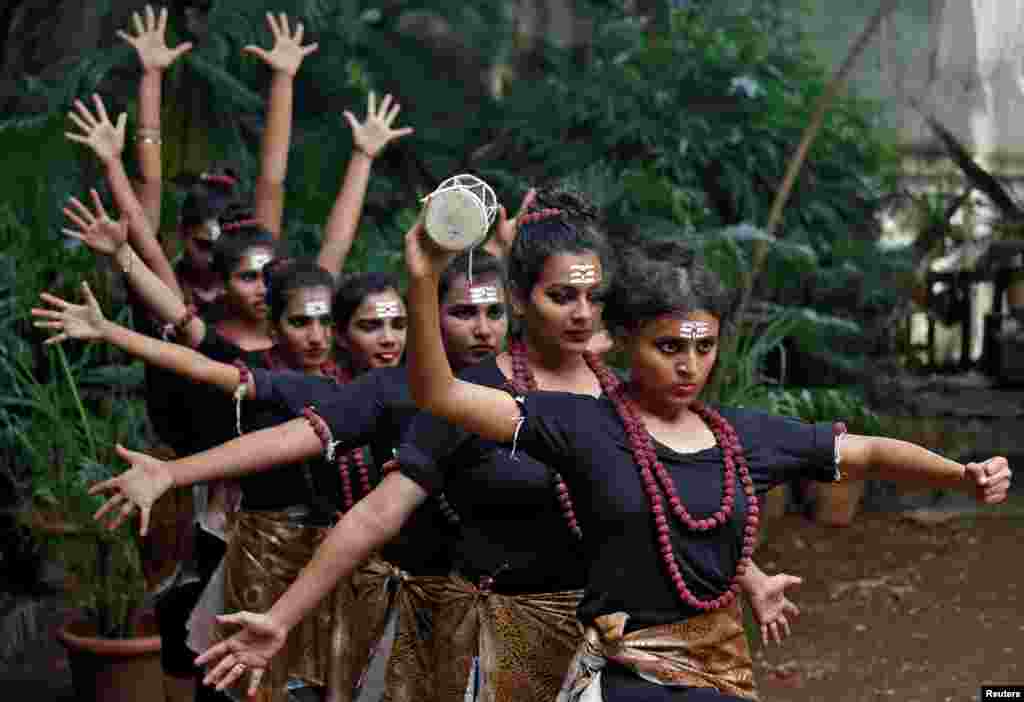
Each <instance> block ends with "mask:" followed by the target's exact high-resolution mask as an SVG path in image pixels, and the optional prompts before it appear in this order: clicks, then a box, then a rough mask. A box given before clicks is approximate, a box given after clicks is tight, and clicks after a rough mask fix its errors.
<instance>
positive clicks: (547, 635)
mask: <svg viewBox="0 0 1024 702" xmlns="http://www.w3.org/2000/svg"><path fill="white" fill-rule="evenodd" d="M422 589H423V590H424V594H425V596H426V597H427V599H428V601H429V602H430V603H431V606H432V607H433V608H434V627H433V635H434V657H435V673H434V675H435V684H436V686H437V694H436V696H435V697H434V699H435V700H438V702H464V701H468V700H472V701H473V702H513V701H514V702H550V701H551V700H553V699H554V697H555V695H556V694H558V690H559V687H560V686H561V683H562V680H563V679H564V677H565V671H566V670H568V667H569V663H570V662H571V660H572V657H573V654H574V653H575V652H576V648H577V646H578V645H579V642H580V627H579V625H578V624H577V621H576V605H577V604H579V601H580V598H581V597H582V595H583V591H582V590H570V591H566V592H546V593H537V594H524V595H504V594H500V593H496V592H493V591H491V590H490V589H488V588H486V587H485V588H480V587H477V586H476V585H474V584H473V583H471V582H469V581H468V580H466V579H464V578H461V577H459V576H457V575H453V576H451V577H447V578H440V579H436V580H435V581H432V582H431V583H429V584H427V585H424V586H423V587H422Z"/></svg>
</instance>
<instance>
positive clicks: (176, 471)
mask: <svg viewBox="0 0 1024 702" xmlns="http://www.w3.org/2000/svg"><path fill="white" fill-rule="evenodd" d="M468 264H469V257H468V256H464V257H462V258H461V259H459V260H457V261H456V262H454V263H453V265H452V267H451V268H450V269H449V271H448V272H447V273H446V276H445V284H444V285H445V287H446V288H448V289H449V292H447V294H446V298H445V307H446V315H447V314H448V313H449V312H450V313H451V315H450V316H449V317H450V318H449V319H448V321H447V322H446V324H445V347H446V349H447V350H448V353H449V354H450V357H451V362H452V363H453V365H455V366H456V367H464V366H465V365H467V364H471V363H476V362H478V361H480V360H481V358H483V357H484V351H487V352H488V353H493V352H494V351H495V350H496V349H497V348H499V347H500V346H501V344H502V341H503V336H504V332H505V323H506V319H505V314H504V305H505V297H504V284H503V277H502V271H501V267H500V265H499V264H498V262H497V261H496V260H495V259H493V258H491V257H489V256H487V255H486V254H482V253H481V252H477V253H476V254H475V255H474V259H473V281H474V287H470V286H468V284H467V281H468V275H467V274H468V271H469V267H468ZM475 288H480V290H479V293H486V297H487V299H482V298H480V297H479V294H477V295H476V297H474V293H472V290H473V289H475ZM483 288H488V289H487V290H483ZM495 294H496V295H497V297H496V299H492V298H491V296H493V295H495ZM474 299H475V300H476V301H474ZM238 379H239V377H238V374H237V373H235V374H234V376H233V378H232V379H231V382H237V381H238ZM297 380H298V379H297V378H296V377H295V376H293V375H290V374H268V373H266V372H263V371H259V370H254V371H253V373H252V376H251V380H250V385H251V386H254V387H251V389H250V391H249V393H248V395H247V396H248V397H250V398H255V399H256V400H257V401H258V402H272V403H274V404H279V405H286V406H289V407H291V408H292V411H293V412H294V413H295V414H299V413H304V414H306V415H307V419H298V420H294V421H292V422H288V423H287V424H285V425H283V426H282V427H280V428H276V429H268V430H262V431H256V432H253V433H250V434H247V435H245V436H243V437H240V438H238V439H235V440H233V441H230V442H228V443H227V444H225V445H223V446H220V447H218V448H216V449H213V450H211V451H206V452H204V453H202V454H199V455H196V456H190V457H187V458H184V459H179V460H177V461H172V462H168V463H161V462H159V461H156V460H154V459H152V458H151V457H149V456H146V455H144V454H140V453H136V452H129V451H121V454H122V456H123V457H124V458H125V459H126V460H129V461H131V462H132V464H133V468H132V469H131V470H129V471H127V472H126V473H124V474H122V475H121V476H118V477H117V478H115V479H114V480H112V481H107V482H106V483H102V484H99V485H97V486H95V487H94V491H96V492H104V493H108V494H113V497H112V498H111V499H110V500H109V501H108V503H107V505H106V508H105V509H104V510H101V511H102V512H106V511H107V510H108V509H114V511H113V512H112V514H114V515H115V518H114V519H113V520H112V525H114V526H116V525H117V524H119V523H120V522H121V521H123V518H124V515H126V514H127V513H128V511H130V510H131V509H132V508H134V507H135V506H138V507H139V508H140V509H141V511H142V514H143V522H145V521H146V515H147V514H148V511H149V509H150V507H151V505H152V504H153V502H154V501H155V500H156V499H157V498H158V497H159V496H160V495H161V494H162V493H163V492H164V491H165V490H167V489H168V488H169V487H170V486H171V485H172V484H178V485H182V484H192V483H195V482H201V481H206V480H212V479H221V478H226V477H233V476H238V475H244V474H247V473H251V472H256V471H266V470H269V469H270V468H272V467H274V466H277V465H282V464H285V463H292V462H296V461H301V460H305V459H308V458H310V457H314V456H317V455H319V454H320V453H322V452H323V450H324V446H325V445H326V446H328V447H330V450H331V451H332V452H334V453H335V454H337V453H338V452H342V451H345V450H347V449H349V448H351V447H353V446H358V445H361V444H362V443H369V444H370V448H371V452H372V455H373V456H374V459H375V465H376V466H377V467H378V468H379V467H380V464H381V463H383V462H384V461H385V460H387V459H389V458H390V456H391V455H392V454H393V452H394V451H395V450H396V449H397V447H398V444H399V439H400V437H401V436H402V434H403V432H404V431H405V428H406V426H407V425H408V423H409V421H410V420H411V419H412V417H413V416H414V415H415V414H417V413H418V409H417V408H416V407H415V405H414V404H413V403H412V402H411V400H410V399H409V396H408V391H407V384H406V378H405V372H404V369H397V368H396V369H393V370H392V369H382V370H372V371H370V372H368V373H367V374H366V375H364V376H363V377H362V378H360V379H359V380H357V381H355V382H354V383H352V384H351V385H347V386H344V387H342V388H338V389H337V391H336V392H335V393H334V397H332V398H327V397H325V396H322V395H320V394H318V393H312V392H311V391H310V390H309V388H307V387H306V384H305V383H301V382H297ZM310 403H314V404H316V407H317V410H318V412H316V413H311V412H308V411H307V410H308V408H309V405H310ZM320 417H322V418H323V420H326V421H325V422H321V421H320ZM398 477H399V476H398V475H397V474H395V475H393V476H391V477H387V478H385V479H384V484H387V483H389V482H391V483H394V481H395V478H398ZM125 500H127V501H126V502H125ZM117 507H121V508H122V509H120V510H117V509H115V508H117ZM358 509H359V506H358V505H356V507H355V508H354V510H358ZM347 518H348V517H347V516H346V517H343V521H344V519H347ZM442 532H443V533H442ZM453 536H454V534H453V533H452V530H451V527H450V525H449V523H448V520H447V519H446V518H445V514H444V510H443V508H442V507H441V506H440V505H439V504H438V502H435V501H431V502H429V503H427V504H425V505H423V506H422V507H420V509H418V510H416V511H415V513H412V514H411V515H410V517H409V519H408V520H407V522H406V523H405V527H404V528H403V530H402V531H401V532H400V533H398V532H396V533H392V534H388V535H385V536H384V537H383V538H381V539H380V541H379V542H378V544H377V545H376V547H382V548H381V555H382V556H383V560H382V559H377V558H372V559H371V560H370V561H369V562H368V563H366V564H365V565H363V566H362V567H360V568H355V567H353V570H352V571H350V573H352V574H353V583H354V584H355V585H356V586H357V588H359V587H362V590H360V591H358V592H357V593H356V595H357V597H358V598H359V599H360V600H361V601H364V602H366V601H370V602H372V601H373V597H375V596H376V597H380V593H383V594H384V597H385V602H384V604H385V605H387V604H388V602H387V590H388V588H389V587H390V588H392V589H394V588H395V587H396V586H400V587H397V592H396V593H394V594H393V595H391V598H392V599H393V600H394V603H393V605H392V607H391V611H392V612H394V613H395V616H397V618H398V622H397V627H396V629H397V631H398V636H397V637H396V648H397V650H396V651H395V652H394V653H393V654H392V656H391V658H390V659H389V662H388V667H387V671H386V679H385V684H386V689H387V694H388V697H389V699H392V700H402V701H405V700H407V701H408V702H413V701H414V700H419V699H427V698H431V699H432V698H433V694H434V693H433V687H432V684H433V671H434V666H435V658H434V653H433V651H432V648H431V645H432V643H431V640H430V635H431V625H430V618H431V611H432V604H431V603H430V602H428V601H426V600H425V599H424V597H423V593H424V590H425V589H426V587H427V586H428V585H429V584H430V583H431V581H432V580H434V579H436V580H443V579H444V577H445V576H446V575H447V573H448V572H449V570H450V560H448V559H447V548H448V543H449V542H450V541H451V539H452V537H453ZM375 550H376V549H375ZM366 555H367V556H369V555H370V554H369V553H367V554H366ZM442 556H444V557H443V558H442ZM363 560H365V558H364V559H363ZM361 562H362V561H361ZM355 565H358V564H354V566H355ZM395 566H398V568H396V567H395ZM399 568H400V570H399ZM345 580H346V579H341V580H340V581H341V582H344V581H345ZM374 593H378V594H377V595H374ZM324 594H325V595H326V593H324ZM313 604H315V603H313ZM312 608H313V607H311V608H310V609H312ZM368 609H373V607H368ZM307 611H308V610H307ZM383 623H384V622H382V621H380V620H379V617H378V618H377V619H376V620H374V621H370V622H369V623H368V625H367V626H366V629H367V631H368V632H369V635H368V636H367V637H366V639H364V640H368V641H369V642H370V643H372V642H373V641H374V639H375V638H377V637H379V635H380V633H381V631H380V629H381V626H382V624H383ZM281 643H283V640H282V642H281ZM257 685H258V678H257V679H256V680H254V681H253V684H252V688H251V689H256V686H257Z"/></svg>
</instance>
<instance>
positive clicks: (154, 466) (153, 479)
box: [89, 419, 323, 536]
mask: <svg viewBox="0 0 1024 702" xmlns="http://www.w3.org/2000/svg"><path fill="white" fill-rule="evenodd" d="M322 451H323V445H322V444H321V443H320V439H319V437H318V436H317V435H316V432H315V431H314V430H313V428H312V427H311V426H310V425H309V422H307V421H306V420H305V419H293V420H291V421H288V422H285V423H284V424H279V425H277V426H275V427H269V428H267V429H261V430H259V431H254V432H252V433H249V434H245V435H243V436H240V437H238V438H236V439H232V440H231V441H228V442H226V443H223V444H221V445H219V446H215V447H214V448H212V449H209V450H207V451H202V452H200V453H196V454H193V455H191V456H186V457H184V458H178V459H175V460H173V461H162V460H160V459H158V458H154V457H153V456H150V455H148V454H145V453H140V452H138V451H129V450H128V449H126V448H124V447H123V446H120V445H119V446H118V447H117V453H118V455H119V456H120V457H121V458H122V459H124V460H125V461H128V463H129V464H131V467H130V468H129V469H128V470H126V471H125V472H124V473H121V474H120V475H118V476H117V477H114V478H111V479H110V480H104V481H103V482H100V483H96V484H95V485H93V486H92V487H91V488H89V494H90V495H106V496H108V499H107V501H106V502H105V503H104V504H103V506H102V507H100V509H99V510H97V512H96V514H95V516H94V519H97V520H100V519H102V518H103V517H104V515H108V514H109V515H110V516H109V517H108V520H110V521H109V522H108V525H107V526H108V528H110V529H116V528H117V527H119V526H121V524H122V523H123V522H124V520H125V519H127V518H128V517H129V516H131V514H132V512H133V511H134V510H135V509H136V508H138V509H139V511H140V513H141V533H142V535H143V536H145V535H146V532H147V530H148V529H149V513H150V510H151V509H152V507H153V504H154V503H155V502H156V501H157V500H158V499H159V498H160V496H161V495H163V494H164V493H165V492H167V491H168V490H169V489H171V488H172V487H175V486H177V487H185V486H188V485H195V484H196V483H205V482H209V481H211V480H222V479H227V478H237V477H239V476H242V475H247V474H249V473H259V472H262V471H267V470H270V469H272V468H277V467H279V466H283V465H290V464H292V463H299V462H301V461H304V460H307V459H310V458H313V457H314V456H317V455H319V454H320V453H321V452H322Z"/></svg>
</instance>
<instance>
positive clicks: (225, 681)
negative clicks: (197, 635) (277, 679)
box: [196, 612, 288, 696]
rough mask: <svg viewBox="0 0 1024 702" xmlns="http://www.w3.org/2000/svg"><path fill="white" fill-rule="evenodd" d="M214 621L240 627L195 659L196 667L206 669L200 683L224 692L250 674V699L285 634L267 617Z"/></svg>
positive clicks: (223, 617)
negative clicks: (247, 673) (200, 666)
mask: <svg viewBox="0 0 1024 702" xmlns="http://www.w3.org/2000/svg"><path fill="white" fill-rule="evenodd" d="M217 621H218V623H220V624H234V625H240V626H241V627H242V628H241V629H240V630H239V631H237V632H236V633H235V634H233V635H232V636H230V637H229V638H227V639H225V640H224V641H221V642H220V643H219V644H217V645H216V646H212V647H210V648H209V649H208V650H207V651H206V652H204V653H203V655H201V656H199V658H197V659H196V664H197V665H205V666H207V673H206V676H205V677H204V678H203V684H204V685H215V686H216V687H217V689H218V690H224V689H226V688H228V687H231V686H232V685H234V684H235V683H236V682H237V681H238V680H239V679H240V678H241V677H242V676H243V675H245V673H246V672H249V673H250V677H249V695H250V696H252V695H254V694H255V693H256V690H257V688H258V687H259V684H260V680H261V679H262V678H263V674H264V673H265V672H266V669H267V665H268V664H269V663H270V659H272V658H273V657H274V656H275V655H277V653H278V652H279V651H280V650H281V648H282V647H283V646H284V643H285V640H286V639H287V635H288V632H287V631H285V630H284V629H283V628H282V627H281V626H280V625H278V624H277V623H276V622H275V621H274V620H273V619H272V618H271V617H270V616H269V615H266V614H255V613H253V612H238V613H236V614H225V615H221V616H218V617H217Z"/></svg>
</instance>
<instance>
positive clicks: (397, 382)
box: [253, 368, 455, 575]
mask: <svg viewBox="0 0 1024 702" xmlns="http://www.w3.org/2000/svg"><path fill="white" fill-rule="evenodd" d="M295 375H297V374H291V373H259V372H256V371H254V373H253V376H254V379H255V381H256V395H257V398H258V399H263V398H274V402H275V403H278V404H280V405H281V406H284V407H287V408H288V412H289V413H290V415H291V416H290V417H289V418H294V417H295V416H298V415H300V414H301V413H302V410H303V409H304V408H306V407H308V406H310V405H312V406H313V407H314V409H316V411H317V412H318V413H319V414H320V416H322V417H323V418H324V420H325V421H326V422H327V424H328V426H329V427H330V429H331V434H332V438H333V440H334V441H337V442H338V446H337V449H336V450H337V451H342V452H343V451H351V450H352V449H354V448H357V447H359V446H365V445H369V447H370V451H371V454H372V456H373V464H372V465H371V466H370V479H371V484H372V485H376V484H377V483H378V482H380V478H381V476H382V466H383V464H384V463H386V462H387V461H389V460H391V458H392V457H393V455H394V450H395V449H397V448H398V443H399V439H400V438H401V436H402V435H403V434H404V432H405V430H406V427H407V426H408V424H409V422H410V420H411V419H412V418H413V416H414V415H415V414H416V413H417V411H418V410H417V408H416V405H415V404H414V403H413V401H412V398H411V397H410V396H409V384H408V381H407V378H406V371H405V368H381V369H377V370H372V371H370V372H368V373H365V374H363V375H362V376H360V377H359V378H357V379H356V380H355V381H354V382H352V383H349V384H347V385H334V386H333V387H331V388H330V389H325V388H323V387H321V388H319V389H317V388H315V387H314V386H313V385H311V384H309V383H306V382H302V381H300V380H298V379H297V378H296V377H295ZM305 377H306V376H302V375H298V378H305ZM261 386H262V387H261ZM352 474H353V495H354V496H355V497H356V498H357V499H358V498H359V497H362V492H361V490H360V489H359V487H358V481H357V479H356V478H355V471H353V472H352ZM454 533H455V530H454V529H453V528H452V526H451V525H450V524H449V523H448V520H447V518H446V517H445V516H444V514H443V513H442V512H441V510H440V506H439V505H438V503H437V502H436V501H435V500H427V501H426V502H425V503H423V504H422V505H421V506H420V507H419V508H418V509H416V511H415V512H413V514H412V516H411V517H410V519H409V521H407V522H406V524H405V525H404V526H403V527H402V530H401V532H399V534H398V536H397V537H395V539H394V540H392V541H391V542H390V543H389V544H388V545H387V546H386V547H385V548H384V549H382V555H383V557H384V558H386V559H387V560H389V561H391V562H392V563H394V564H395V565H398V566H399V567H401V568H403V569H404V570H406V571H408V572H410V573H413V574H414V575H443V574H447V573H448V572H449V571H450V569H451V556H450V551H449V543H450V541H451V539H452V538H453V536H454Z"/></svg>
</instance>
